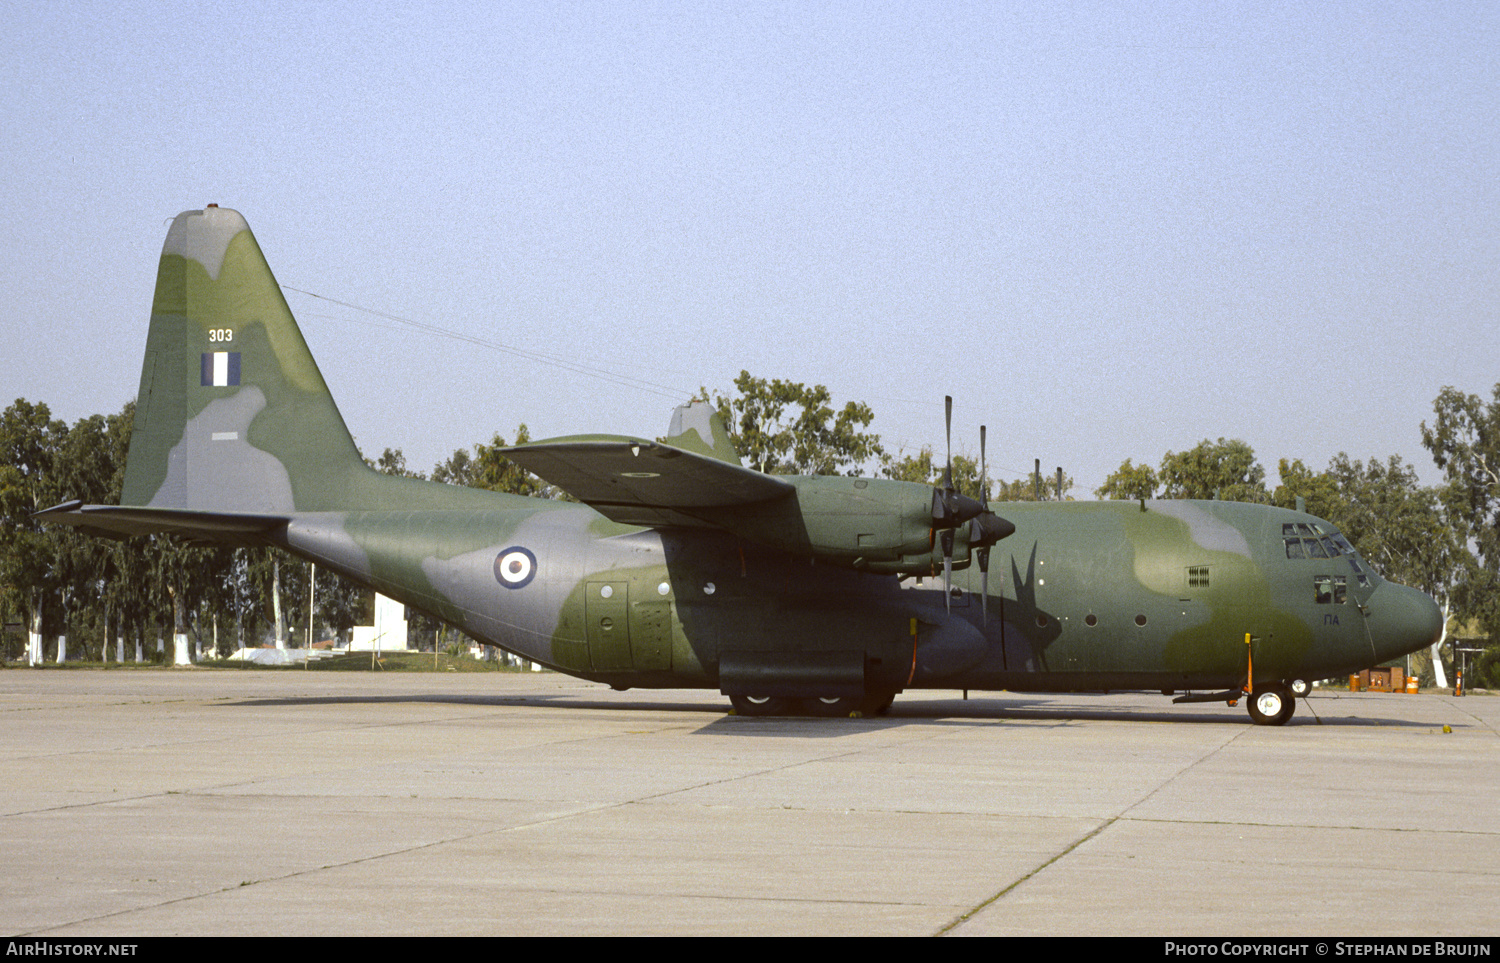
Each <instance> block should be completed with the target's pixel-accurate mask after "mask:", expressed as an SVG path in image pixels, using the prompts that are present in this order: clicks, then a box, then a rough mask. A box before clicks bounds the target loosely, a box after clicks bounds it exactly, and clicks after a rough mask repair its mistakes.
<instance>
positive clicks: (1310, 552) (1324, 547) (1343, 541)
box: [1281, 522, 1369, 585]
mask: <svg viewBox="0 0 1500 963" xmlns="http://www.w3.org/2000/svg"><path fill="white" fill-rule="evenodd" d="M1281 537H1282V541H1283V542H1285V543H1286V557H1287V558H1340V557H1342V556H1346V555H1347V556H1348V557H1349V558H1350V560H1351V561H1352V560H1353V558H1354V556H1355V552H1354V546H1353V545H1350V544H1349V540H1348V539H1347V538H1345V537H1344V536H1343V535H1341V534H1340V533H1338V532H1336V531H1333V530H1331V529H1330V530H1328V531H1326V532H1325V531H1324V529H1323V526H1321V525H1313V524H1310V523H1307V522H1283V523H1282V526H1281ZM1354 571H1355V572H1356V573H1358V574H1361V575H1362V574H1363V573H1362V572H1361V570H1360V568H1359V566H1358V564H1357V563H1356V564H1355V568H1354ZM1360 584H1361V585H1367V584H1369V583H1368V580H1362V581H1361V582H1360Z"/></svg>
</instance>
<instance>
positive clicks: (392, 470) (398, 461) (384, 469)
mask: <svg viewBox="0 0 1500 963" xmlns="http://www.w3.org/2000/svg"><path fill="white" fill-rule="evenodd" d="M365 464H366V465H369V466H370V467H371V468H373V469H375V470H376V471H378V472H380V473H381V474H382V475H395V476H396V477H398V478H426V477H427V476H426V475H424V474H422V473H421V472H419V471H416V470H415V469H412V468H408V467H406V455H405V454H404V453H403V452H402V451H401V449H400V448H387V449H386V450H385V451H383V452H381V453H380V457H379V458H377V459H375V460H374V461H371V460H370V459H368V458H366V459H365Z"/></svg>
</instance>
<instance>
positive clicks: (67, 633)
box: [0, 372, 1500, 684]
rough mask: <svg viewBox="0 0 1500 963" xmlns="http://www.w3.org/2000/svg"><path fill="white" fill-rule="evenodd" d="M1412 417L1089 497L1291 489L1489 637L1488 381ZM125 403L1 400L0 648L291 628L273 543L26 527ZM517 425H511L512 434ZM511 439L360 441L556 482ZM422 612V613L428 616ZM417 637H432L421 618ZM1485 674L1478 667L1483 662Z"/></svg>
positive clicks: (459, 469)
mask: <svg viewBox="0 0 1500 963" xmlns="http://www.w3.org/2000/svg"><path fill="white" fill-rule="evenodd" d="M700 396H701V398H702V399H703V400H708V401H711V403H713V404H714V405H715V406H716V407H717V409H718V411H719V413H720V414H721V415H722V416H723V418H724V421H725V424H726V425H727V426H728V428H729V432H730V437H731V440H732V441H733V442H734V444H735V447H736V449H737V450H738V451H739V453H740V456H741V458H742V460H743V461H744V463H745V464H746V465H748V466H749V467H752V468H754V469H756V470H759V471H764V472H769V473H773V474H849V475H854V474H878V475H881V476H883V477H887V478H895V479H900V480H905V481H914V482H920V483H924V484H938V483H939V482H940V481H941V478H942V475H943V468H944V461H943V459H941V458H939V457H938V456H936V455H935V454H934V450H933V448H932V447H931V446H926V447H923V448H922V449H920V450H919V451H917V452H915V453H899V454H896V455H892V454H890V453H888V452H887V451H886V450H885V449H884V448H883V447H882V445H881V443H880V436H879V435H877V434H874V433H872V432H870V431H869V430H868V429H869V426H870V424H871V423H872V422H873V421H874V413H873V411H872V410H871V409H870V407H869V405H866V404H863V403H859V402H852V401H851V402H848V403H846V404H844V405H842V406H837V405H836V404H835V402H834V401H833V399H832V396H831V394H830V392H829V391H828V389H827V388H826V387H824V386H822V385H813V386H811V387H809V386H807V385H804V384H801V383H797V382H790V381H783V380H779V379H765V378H758V377H754V376H752V375H751V374H749V373H748V372H741V373H740V376H739V377H738V378H736V379H735V381H734V391H733V392H732V393H729V394H723V393H717V392H715V393H710V392H709V391H708V390H707V389H701V392H700ZM1433 412H1434V418H1433V419H1432V422H1431V424H1430V425H1429V424H1428V423H1427V422H1424V423H1423V424H1422V439H1423V444H1424V445H1425V447H1426V448H1427V450H1428V451H1429V452H1430V453H1431V455H1432V457H1433V459H1434V461H1435V463H1436V465H1437V467H1438V468H1439V469H1441V470H1442V471H1443V473H1444V481H1443V482H1442V484H1440V485H1437V486H1431V487H1425V486H1423V485H1421V484H1420V482H1419V480H1418V477H1417V473H1416V470H1415V468H1414V467H1413V466H1412V465H1409V464H1407V463H1405V462H1403V460H1402V459H1401V457H1400V456H1399V455H1392V456H1389V457H1388V458H1385V459H1383V460H1382V459H1379V458H1371V459H1370V460H1368V461H1364V462H1362V461H1359V460H1351V459H1350V458H1349V457H1348V456H1347V455H1344V454H1339V455H1336V456H1335V457H1334V458H1333V459H1332V460H1331V461H1330V462H1329V464H1328V467H1327V468H1326V469H1323V470H1321V471H1316V470H1314V469H1311V468H1309V467H1308V466H1306V465H1304V464H1303V463H1302V461H1300V460H1291V461H1288V460H1287V459H1282V460H1281V461H1280V462H1279V463H1278V471H1279V474H1280V478H1281V482H1280V484H1279V485H1277V486H1276V487H1275V488H1271V487H1269V486H1268V485H1267V482H1266V471H1265V469H1264V467H1263V466H1262V465H1261V464H1260V462H1259V461H1257V459H1256V456H1255V452H1254V450H1253V449H1252V448H1251V447H1250V446H1249V445H1248V444H1246V443H1245V442H1243V441H1240V440H1236V439H1224V438H1220V439H1218V440H1217V441H1210V440H1206V439H1205V440H1204V441H1203V442H1201V443H1200V444H1199V445H1197V446H1196V447H1194V448H1192V449H1190V450H1188V451H1183V452H1167V453H1166V455H1164V456H1163V457H1162V459H1161V461H1160V462H1159V463H1158V464H1157V465H1156V466H1154V467H1153V466H1152V465H1151V464H1149V463H1146V462H1142V463H1140V464H1137V463H1136V462H1135V460H1134V459H1126V460H1125V461H1124V462H1123V463H1122V464H1121V465H1120V467H1119V468H1118V469H1117V470H1116V471H1115V472H1113V473H1112V474H1111V475H1110V476H1109V477H1108V478H1106V479H1105V481H1104V484H1103V485H1101V486H1100V487H1099V488H1098V489H1096V490H1095V492H1094V494H1095V495H1096V496H1097V497H1099V498H1126V499H1140V498H1219V499H1224V500H1232V501H1247V502H1257V503H1261V504H1269V505H1279V506H1282V507H1286V508H1293V507H1296V506H1297V505H1298V504H1299V503H1300V504H1301V505H1303V506H1305V508H1306V510H1307V511H1308V512H1310V513H1311V514H1313V515H1317V516H1319V517H1321V518H1325V519H1327V520H1328V521H1329V522H1331V523H1333V524H1334V525H1336V526H1338V528H1339V529H1340V530H1341V531H1343V533H1344V534H1345V536H1346V537H1347V538H1348V539H1349V540H1350V542H1351V543H1353V545H1354V546H1355V548H1356V549H1358V550H1359V552H1360V553H1361V554H1362V555H1364V557H1365V558H1366V559H1368V560H1369V561H1370V562H1371V563H1372V564H1373V565H1375V566H1376V567H1377V568H1378V569H1379V570H1380V571H1381V573H1382V574H1383V575H1384V576H1385V577H1387V578H1389V579H1391V580H1393V581H1397V582H1402V583H1405V584H1407V585H1412V586H1415V587H1418V588H1421V589H1422V590H1423V591H1426V592H1428V593H1429V594H1430V595H1432V596H1433V597H1434V598H1436V599H1437V600H1438V601H1439V603H1440V604H1441V605H1442V606H1443V608H1444V611H1445V612H1447V613H1449V614H1450V615H1452V616H1454V617H1455V618H1456V619H1457V620H1458V622H1459V623H1460V624H1461V625H1462V626H1463V630H1462V632H1461V634H1464V635H1467V636H1469V637H1478V638H1484V639H1487V640H1500V384H1497V385H1496V386H1495V389H1494V393H1493V398H1492V400H1489V401H1485V400H1484V399H1482V398H1481V397H1479V396H1477V395H1466V394H1463V393H1462V392H1459V391H1457V390H1456V389H1454V388H1444V389H1443V390H1442V392H1441V393H1440V394H1439V395H1438V397H1437V399H1436V400H1435V401H1434V404H1433ZM133 417H134V403H133V402H132V403H129V404H126V405H125V407H124V408H123V409H121V411H120V412H118V413H116V414H113V415H93V416H90V417H87V418H82V419H80V420H79V421H78V422H76V423H75V424H73V425H71V426H70V425H67V424H65V423H64V422H62V421H59V420H55V419H53V418H52V417H51V414H50V412H49V410H48V408H47V406H46V405H45V404H41V403H36V404H33V403H31V402H28V401H26V400H24V399H20V400H17V401H16V402H15V403H14V404H13V405H11V406H10V407H9V408H7V409H6V410H5V412H4V413H3V415H0V616H3V619H4V626H5V633H4V636H3V638H0V646H3V648H0V655H3V656H4V658H6V659H14V658H17V657H24V653H23V648H24V646H26V645H28V644H30V639H31V638H38V637H39V638H42V639H45V640H46V643H45V645H46V646H47V648H46V651H44V652H42V653H34V655H39V656H42V657H48V658H51V659H56V658H57V657H58V654H59V650H62V653H63V654H64V655H67V654H69V653H72V654H75V655H77V656H80V657H83V658H87V659H91V660H99V659H107V658H111V657H115V654H114V653H111V652H110V651H108V647H109V645H110V644H111V642H112V640H117V639H121V638H124V639H127V640H129V648H127V650H126V657H127V659H130V658H133V657H134V655H135V652H137V651H144V653H145V654H146V655H147V656H149V657H156V651H155V649H156V640H157V639H161V638H170V637H172V636H174V635H183V636H186V637H188V638H189V639H190V640H192V644H193V647H194V648H195V649H198V650H200V651H203V650H213V649H217V651H219V652H220V653H223V652H226V651H229V650H232V649H234V648H236V647H238V646H240V645H242V644H251V645H253V644H259V643H260V642H262V641H265V640H270V639H275V640H281V641H282V642H283V643H285V642H287V641H290V642H291V643H292V644H300V642H299V640H301V639H305V638H306V637H307V635H308V632H307V621H308V618H309V612H308V609H309V605H308V586H307V577H308V566H307V565H306V564H305V563H303V562H301V561H299V560H295V559H293V558H292V557H290V556H288V555H286V554H285V553H283V552H281V551H280V550H278V549H274V548H266V547H258V546H257V547H241V548H227V547H222V546H219V547H213V546H201V545H194V544H191V543H189V542H186V541H183V540H182V539H179V538H176V537H172V536H149V537H143V538H137V539H132V540H129V541H128V542H112V541H107V540H101V539H96V538H90V537H88V536H85V535H82V534H81V533H79V532H77V531H75V530H73V529H71V528H66V527H62V526H46V527H44V526H40V525H38V524H36V522H35V521H34V520H33V519H32V518H31V517H30V516H31V513H32V512H35V511H38V510H40V509H43V508H47V507H50V506H52V505H55V504H58V503H60V502H63V501H66V500H68V499H72V498H78V499H82V500H83V501H84V502H87V503H93V504H116V503H118V500H119V494H120V487H121V483H122V481H123V477H124V466H125V456H126V453H127V451H128V448H129V439H130V427H131V424H132V421H133ZM530 440H531V435H530V432H529V430H528V429H527V427H526V425H524V424H522V425H520V426H519V427H518V428H517V430H516V432H515V440H514V442H513V443H514V444H525V443H526V442H528V441H530ZM508 444H510V443H508V442H506V440H505V439H504V437H502V436H501V435H500V434H499V433H496V434H495V435H494V436H493V437H492V438H491V440H490V441H489V442H487V443H484V442H481V443H478V444H475V445H473V446H472V447H470V448H460V449H457V450H455V451H454V452H453V454H452V455H450V456H449V457H448V458H446V459H444V460H443V461H442V462H440V463H438V464H437V465H435V466H433V469H432V471H431V472H430V473H423V472H420V471H417V470H414V469H412V468H410V467H409V466H408V465H407V464H406V458H405V455H404V454H403V453H402V451H401V450H400V449H399V448H395V449H392V448H387V449H385V451H384V452H382V453H381V455H380V456H379V457H378V458H374V459H367V461H368V462H369V463H370V465H371V466H372V467H374V468H375V469H376V470H379V471H382V472H385V473H387V474H393V475H404V476H408V477H416V478H430V479H431V480H433V481H436V482H442V483H445V484H451V485H465V486H469V487H474V488H484V489H488V490H490V491H497V492H506V493H510V494H518V495H527V496H532V497H538V498H558V497H566V496H565V495H564V494H563V493H562V492H560V491H558V490H557V489H556V488H554V487H553V486H551V485H548V484H547V483H545V482H544V481H542V480H541V479H539V478H537V477H536V476H535V475H532V474H531V473H529V472H527V471H526V470H525V469H523V468H521V467H520V466H519V465H517V464H515V463H514V462H512V461H510V460H509V459H507V458H505V457H504V456H503V455H502V454H500V451H501V450H502V449H504V448H506V447H507V446H508ZM952 468H953V479H954V484H955V485H956V487H957V488H958V489H959V490H960V491H962V492H964V493H965V494H968V495H972V496H974V497H978V496H979V495H981V494H982V493H985V492H987V493H988V494H989V496H990V498H991V500H992V501H995V502H1005V501H1020V500H1032V499H1038V498H1040V499H1056V498H1062V497H1065V496H1066V493H1067V492H1068V491H1070V490H1071V489H1072V488H1073V487H1074V483H1073V480H1072V479H1071V478H1066V477H1065V478H1063V480H1062V484H1061V485H1058V484H1057V482H1056V480H1055V479H1054V478H1053V477H1051V476H1042V477H1028V478H1023V479H1018V480H1015V481H1009V482H1006V481H1000V480H996V479H995V478H994V477H992V476H990V475H989V473H988V472H985V473H984V474H985V476H986V477H984V478H981V477H980V476H981V467H980V464H979V461H978V460H977V459H976V458H974V457H972V456H970V455H968V454H960V455H956V456H954V457H953V460H952ZM370 606H371V597H370V595H369V593H368V591H366V590H362V589H360V588H358V587H357V586H352V585H350V584H347V583H344V582H342V581H341V580H339V579H337V578H336V577H334V576H332V575H329V574H326V573H325V574H321V575H320V576H319V578H318V580H317V586H316V590H315V592H314V598H313V602H312V606H311V608H312V612H311V618H312V620H313V622H314V624H315V626H319V627H320V631H321V632H322V633H324V634H327V633H331V634H333V635H334V636H336V637H338V638H340V639H344V640H347V638H348V634H349V632H350V629H351V628H352V626H354V625H357V624H364V623H366V622H368V621H369V615H370ZM418 624H419V625H420V626H421V628H420V629H419V631H422V632H424V633H431V632H436V631H437V629H438V627H437V626H436V625H435V624H434V623H431V622H420V623H418ZM423 637H424V638H432V637H433V636H432V635H431V634H424V635H423ZM1492 675H1493V676H1495V678H1494V679H1490V678H1489V677H1490V676H1492ZM1476 681H1482V682H1488V683H1490V684H1500V649H1490V650H1489V652H1488V653H1487V654H1486V656H1485V658H1484V660H1482V663H1481V665H1480V668H1479V679H1478V680H1476Z"/></svg>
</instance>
